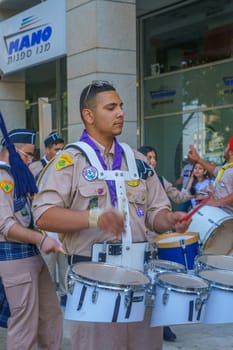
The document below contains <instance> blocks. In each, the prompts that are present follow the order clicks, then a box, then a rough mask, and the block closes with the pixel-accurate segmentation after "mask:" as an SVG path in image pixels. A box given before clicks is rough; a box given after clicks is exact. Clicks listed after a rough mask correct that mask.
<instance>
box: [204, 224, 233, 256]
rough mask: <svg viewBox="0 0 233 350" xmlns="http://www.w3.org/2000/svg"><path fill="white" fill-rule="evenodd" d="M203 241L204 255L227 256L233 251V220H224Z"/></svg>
mask: <svg viewBox="0 0 233 350" xmlns="http://www.w3.org/2000/svg"><path fill="white" fill-rule="evenodd" d="M225 220H226V221H224V222H222V223H221V225H219V227H217V228H215V227H214V229H213V231H212V232H211V234H208V235H207V236H206V237H205V238H204V239H203V251H204V253H205V254H223V255H228V254H230V253H231V252H232V251H233V218H229V217H228V218H226V219H225Z"/></svg>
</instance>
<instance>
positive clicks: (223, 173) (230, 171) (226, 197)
mask: <svg viewBox="0 0 233 350" xmlns="http://www.w3.org/2000/svg"><path fill="white" fill-rule="evenodd" d="M188 158H190V159H191V160H193V161H195V162H198V163H200V164H201V165H202V166H203V167H204V168H205V169H206V170H207V171H208V172H209V173H210V174H212V175H213V176H214V177H215V184H214V187H213V188H212V192H211V197H210V200H209V201H208V203H207V204H208V205H212V206H214V207H220V208H222V209H223V210H225V211H226V212H228V213H230V214H232V213H233V136H231V137H230V139H229V141H228V143H227V146H226V147H225V150H224V158H225V160H226V162H225V163H224V165H222V166H221V165H220V166H217V165H215V164H212V163H210V162H207V161H206V160H204V159H202V158H201V157H200V155H199V153H198V152H197V150H196V148H195V147H194V146H193V145H190V151H189V153H188Z"/></svg>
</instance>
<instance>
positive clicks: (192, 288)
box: [157, 272, 208, 293]
mask: <svg viewBox="0 0 233 350" xmlns="http://www.w3.org/2000/svg"><path fill="white" fill-rule="evenodd" d="M157 279H158V283H159V285H161V286H162V287H165V288H169V289H170V290H175V291H184V292H188V293H189V292H190V293H191V292H198V291H199V290H202V289H207V288H208V283H207V282H206V281H204V280H203V279H201V278H199V277H197V276H193V275H187V274H185V273H173V272H163V273H161V274H159V275H158V277H157Z"/></svg>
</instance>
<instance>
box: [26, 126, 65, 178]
mask: <svg viewBox="0 0 233 350" xmlns="http://www.w3.org/2000/svg"><path fill="white" fill-rule="evenodd" d="M44 147H45V154H44V155H43V157H42V158H41V159H39V160H36V161H35V162H32V163H31V164H30V165H29V169H30V170H31V172H32V173H33V175H34V176H35V178H36V179H37V178H38V177H39V174H40V172H41V170H42V169H43V168H44V167H45V166H46V165H47V164H48V163H49V161H50V160H51V159H52V158H53V157H55V155H56V154H57V153H58V152H59V151H62V150H63V148H64V140H63V139H62V137H61V136H59V135H58V133H57V132H55V131H52V132H51V133H50V134H48V136H46V138H45V139H44Z"/></svg>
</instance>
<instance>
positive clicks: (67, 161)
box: [55, 153, 74, 170]
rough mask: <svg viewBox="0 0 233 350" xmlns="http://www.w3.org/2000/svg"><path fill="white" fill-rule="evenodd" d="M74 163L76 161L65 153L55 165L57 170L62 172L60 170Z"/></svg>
mask: <svg viewBox="0 0 233 350" xmlns="http://www.w3.org/2000/svg"><path fill="white" fill-rule="evenodd" d="M73 163H74V161H73V159H72V157H71V156H70V155H69V154H67V153H63V154H61V155H60V156H59V158H58V160H57V162H56V164H55V168H56V169H57V170H60V169H63V168H66V167H67V166H69V165H72V164H73Z"/></svg>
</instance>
